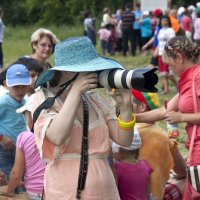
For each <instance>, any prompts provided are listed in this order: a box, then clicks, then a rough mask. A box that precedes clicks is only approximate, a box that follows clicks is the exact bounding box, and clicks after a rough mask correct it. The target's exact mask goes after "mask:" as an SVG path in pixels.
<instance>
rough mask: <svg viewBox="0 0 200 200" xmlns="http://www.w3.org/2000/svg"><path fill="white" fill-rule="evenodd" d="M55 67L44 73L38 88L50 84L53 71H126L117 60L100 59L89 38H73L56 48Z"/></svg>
mask: <svg viewBox="0 0 200 200" xmlns="http://www.w3.org/2000/svg"><path fill="white" fill-rule="evenodd" d="M54 59H55V67H53V68H51V69H49V70H47V71H44V72H43V73H42V74H41V75H40V76H39V77H38V79H37V81H36V87H37V86H39V85H42V84H43V83H46V82H48V81H49V80H51V78H52V77H53V75H54V72H52V71H66V72H96V71H102V70H107V69H124V67H123V66H122V65H121V64H120V63H118V62H117V61H115V60H112V59H110V58H105V57H100V56H98V55H97V52H96V49H95V47H94V46H93V44H92V42H91V40H90V39H89V38H88V37H85V36H82V37H71V38H68V39H65V40H63V41H61V42H60V43H58V44H57V45H56V46H55V51H54Z"/></svg>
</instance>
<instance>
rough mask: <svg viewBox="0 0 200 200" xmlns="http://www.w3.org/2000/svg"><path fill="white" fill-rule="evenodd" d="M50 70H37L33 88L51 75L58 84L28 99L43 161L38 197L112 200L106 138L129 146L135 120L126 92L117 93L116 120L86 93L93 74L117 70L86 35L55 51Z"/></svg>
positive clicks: (104, 105) (107, 106) (101, 99)
mask: <svg viewBox="0 0 200 200" xmlns="http://www.w3.org/2000/svg"><path fill="white" fill-rule="evenodd" d="M54 58H55V65H56V66H55V67H54V68H52V69H49V70H47V71H45V72H43V73H42V74H41V75H40V76H39V78H38V80H37V82H36V85H37V86H38V85H42V84H43V83H44V82H47V81H49V79H50V78H51V77H53V76H55V75H56V76H58V74H59V83H58V84H57V85H54V87H52V86H51V83H50V88H49V89H48V90H47V89H45V88H41V89H40V90H39V91H38V92H37V93H36V95H35V99H34V106H33V107H34V110H35V112H34V115H33V118H34V121H35V120H36V122H35V125H34V131H35V134H36V145H37V147H38V149H39V151H40V154H41V156H42V158H43V159H45V160H46V161H47V163H48V164H47V167H46V171H45V179H44V194H45V198H46V199H48V200H51V199H59V200H68V199H70V200H71V199H98V200H99V199H102V200H108V199H115V200H119V199H120V197H119V194H118V190H117V187H116V183H115V179H114V176H113V173H112V171H111V169H110V166H109V164H108V161H107V154H108V152H109V149H110V139H112V140H113V141H115V142H116V143H118V144H120V145H122V146H129V145H130V144H131V141H132V138H133V134H132V133H133V127H134V124H135V117H134V115H133V114H132V112H131V101H130V99H131V93H130V90H125V89H120V90H119V91H120V94H121V99H120V102H119V103H120V110H121V116H119V118H117V117H116V114H115V109H114V107H112V106H111V105H110V104H109V103H108V102H109V101H108V100H106V98H105V97H103V96H102V95H100V94H98V93H97V92H95V91H92V89H95V88H96V87H97V85H98V77H97V73H96V72H98V71H102V70H107V69H123V67H122V65H121V64H119V63H117V62H116V61H114V60H111V59H108V58H101V57H98V56H97V54H96V51H95V48H94V46H93V45H92V42H91V41H90V40H89V38H88V37H74V38H69V39H66V40H64V41H61V42H60V43H59V44H57V45H56V47H55V52H54Z"/></svg>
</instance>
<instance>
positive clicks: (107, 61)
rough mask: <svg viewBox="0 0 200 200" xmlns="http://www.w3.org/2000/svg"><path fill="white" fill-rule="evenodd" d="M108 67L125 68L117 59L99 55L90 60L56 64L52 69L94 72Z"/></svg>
mask: <svg viewBox="0 0 200 200" xmlns="http://www.w3.org/2000/svg"><path fill="white" fill-rule="evenodd" d="M108 69H124V67H123V66H122V65H121V64H120V63H118V62H117V61H115V60H113V59H111V58H105V57H100V56H99V57H97V58H94V59H92V60H90V61H88V62H85V63H80V64H74V65H68V66H66V65H65V66H55V67H53V68H51V69H50V70H57V71H67V72H93V71H102V70H108Z"/></svg>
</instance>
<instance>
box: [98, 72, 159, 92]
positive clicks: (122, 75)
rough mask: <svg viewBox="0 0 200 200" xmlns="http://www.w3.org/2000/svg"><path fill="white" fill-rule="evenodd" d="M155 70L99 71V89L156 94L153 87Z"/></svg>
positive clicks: (155, 75) (156, 80)
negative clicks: (131, 90)
mask: <svg viewBox="0 0 200 200" xmlns="http://www.w3.org/2000/svg"><path fill="white" fill-rule="evenodd" d="M156 70H157V68H138V69H133V70H121V69H114V70H113V69H112V70H104V71H101V72H100V73H99V75H98V79H99V87H104V88H124V89H131V88H133V89H136V90H139V91H141V92H157V91H158V89H157V88H156V87H155V85H156V84H157V83H158V76H157V74H155V71H156Z"/></svg>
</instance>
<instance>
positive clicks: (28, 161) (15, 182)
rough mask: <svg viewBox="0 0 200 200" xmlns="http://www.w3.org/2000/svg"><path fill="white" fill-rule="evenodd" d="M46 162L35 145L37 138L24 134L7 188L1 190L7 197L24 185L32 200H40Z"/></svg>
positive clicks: (29, 133) (21, 137)
mask: <svg viewBox="0 0 200 200" xmlns="http://www.w3.org/2000/svg"><path fill="white" fill-rule="evenodd" d="M45 166H46V165H45V162H44V161H43V160H42V159H41V158H40V155H39V152H38V150H37V148H36V145H35V138H34V134H33V133H32V132H28V131H27V132H22V133H20V134H19V136H18V137H17V142H16V154H15V163H14V166H13V168H12V171H11V173H10V178H9V182H8V185H7V186H3V187H1V188H0V192H1V193H3V194H5V195H10V194H12V193H14V190H15V189H16V188H17V187H18V186H19V185H21V184H22V179H23V178H24V185H25V188H26V193H27V196H28V197H29V199H30V200H40V199H41V197H42V191H43V179H44V171H45Z"/></svg>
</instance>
